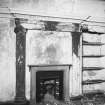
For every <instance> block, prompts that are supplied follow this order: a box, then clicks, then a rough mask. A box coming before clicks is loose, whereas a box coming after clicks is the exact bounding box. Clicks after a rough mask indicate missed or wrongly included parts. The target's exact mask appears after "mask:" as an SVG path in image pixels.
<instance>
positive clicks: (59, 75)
mask: <svg viewBox="0 0 105 105" xmlns="http://www.w3.org/2000/svg"><path fill="white" fill-rule="evenodd" d="M29 67H30V72H31V91H30V92H31V93H30V94H31V101H30V102H31V105H35V104H36V103H40V102H41V101H43V99H44V96H45V94H46V93H47V91H49V89H50V92H51V93H52V95H53V97H54V98H55V99H57V100H60V101H63V100H64V98H67V99H69V70H70V65H30V66H29Z"/></svg>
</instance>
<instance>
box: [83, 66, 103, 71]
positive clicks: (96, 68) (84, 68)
mask: <svg viewBox="0 0 105 105" xmlns="http://www.w3.org/2000/svg"><path fill="white" fill-rule="evenodd" d="M82 69H83V71H89V70H97V71H98V70H103V69H105V68H104V67H83V68H82Z"/></svg>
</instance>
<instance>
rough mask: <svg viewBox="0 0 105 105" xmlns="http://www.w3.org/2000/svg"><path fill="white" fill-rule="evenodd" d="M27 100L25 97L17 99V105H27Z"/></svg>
mask: <svg viewBox="0 0 105 105" xmlns="http://www.w3.org/2000/svg"><path fill="white" fill-rule="evenodd" d="M26 103H27V100H26V98H25V97H15V105H26Z"/></svg>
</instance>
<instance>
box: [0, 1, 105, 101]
mask: <svg viewBox="0 0 105 105" xmlns="http://www.w3.org/2000/svg"><path fill="white" fill-rule="evenodd" d="M0 6H1V7H3V8H4V7H6V9H7V7H10V8H13V9H18V10H20V12H21V11H22V10H23V9H24V10H26V11H27V7H28V11H30V12H31V13H35V14H41V15H51V16H59V17H60V16H61V17H71V13H75V14H78V13H79V14H86V15H92V16H105V11H104V10H105V2H104V1H103V0H101V1H100V0H95V1H93V0H85V1H84V0H78V1H76V0H60V1H58V0H46V1H44V0H0ZM89 7H90V8H89ZM93 7H94V8H93ZM97 7H98V8H97ZM88 8H89V9H88ZM96 9H97V11H96ZM0 12H1V10H0ZM77 12H78V13H77ZM93 13H94V14H93ZM82 16H83V15H82ZM80 18H81V17H80ZM13 24H14V23H11V20H9V19H7V18H3V19H1V18H0V101H8V100H14V98H15V92H16V91H15V85H16V77H15V75H16V73H15V72H16V68H15V58H16V57H15V53H16V52H15V49H16V44H15V40H16V38H15V36H16V35H15V33H14V25H13ZM101 29H102V28H101V27H100V28H98V29H96V30H95V31H99V30H101ZM101 31H102V30H101ZM104 32H105V30H104ZM53 36H54V37H53ZM83 36H84V39H85V41H90V42H98V41H101V42H102V43H105V41H104V39H105V34H103V35H101V36H98V35H90V34H87V33H84V34H83ZM26 38H27V41H26V42H27V43H26V44H27V46H26V47H27V48H26V96H27V98H28V99H29V98H30V73H29V68H28V65H29V64H44V63H46V64H55V63H57V64H59V63H62V64H64V63H69V64H72V63H73V59H72V57H71V56H72V47H71V46H72V43H71V34H70V33H69V34H68V33H58V32H54V33H53V32H43V31H28V33H27V37H26ZM34 39H35V40H34ZM53 41H55V42H53ZM69 41H70V42H69ZM59 42H60V43H59ZM65 42H67V43H65ZM56 48H57V49H56ZM83 50H84V52H83V53H84V55H86V54H90V55H91V54H93V53H94V54H96V55H100V54H102V55H104V54H105V45H103V46H102V47H101V48H100V46H97V47H95V46H94V47H90V46H85V47H83ZM77 55H78V54H74V57H75V58H76V57H77ZM33 56H34V57H33ZM61 57H62V58H61ZM68 58H69V59H68ZM42 59H44V60H42ZM77 60H79V59H77ZM104 62H105V57H103V58H99V59H98V58H89V59H84V61H83V65H84V66H85V67H86V66H90V67H91V66H97V67H98V66H101V67H105V66H104ZM74 63H75V65H76V63H77V62H74ZM74 69H75V71H76V68H75V66H74ZM74 69H73V70H74ZM73 70H72V71H73ZM104 71H105V70H104V69H103V70H101V71H98V72H97V71H84V74H83V80H88V79H105V77H104ZM70 75H71V76H70V79H71V80H74V81H75V83H76V79H77V78H73V76H74V75H78V74H77V73H76V72H75V73H74V72H73V75H72V74H70ZM78 82H79V83H80V81H78ZM80 85H81V84H80ZM74 86H75V87H76V86H77V84H75V85H74ZM70 88H71V90H70V91H71V92H73V93H75V94H76V95H77V94H79V90H78V89H79V88H75V89H74V90H75V91H74V90H72V89H73V88H74V87H73V86H71V87H70ZM94 90H101V91H105V83H104V82H103V83H100V84H93V85H87V86H86V85H85V86H83V91H84V92H92V91H94Z"/></svg>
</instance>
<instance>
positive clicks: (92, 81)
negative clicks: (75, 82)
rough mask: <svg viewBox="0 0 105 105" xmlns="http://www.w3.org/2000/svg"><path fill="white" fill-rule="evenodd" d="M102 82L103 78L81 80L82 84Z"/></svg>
mask: <svg viewBox="0 0 105 105" xmlns="http://www.w3.org/2000/svg"><path fill="white" fill-rule="evenodd" d="M103 82H105V80H101V79H96V80H86V81H83V82H82V84H83V85H89V84H98V83H103Z"/></svg>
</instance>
